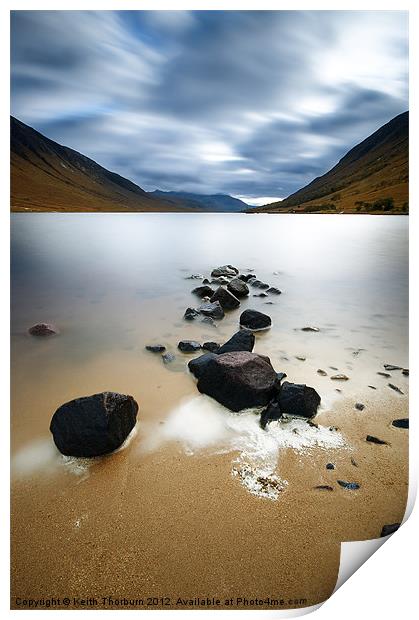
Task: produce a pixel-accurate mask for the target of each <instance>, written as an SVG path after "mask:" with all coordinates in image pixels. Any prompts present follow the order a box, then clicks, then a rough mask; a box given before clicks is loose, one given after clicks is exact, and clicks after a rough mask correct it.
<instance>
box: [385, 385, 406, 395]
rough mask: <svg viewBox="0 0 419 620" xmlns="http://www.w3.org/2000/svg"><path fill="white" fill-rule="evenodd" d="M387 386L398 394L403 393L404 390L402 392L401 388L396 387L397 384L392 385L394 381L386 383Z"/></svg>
mask: <svg viewBox="0 0 419 620" xmlns="http://www.w3.org/2000/svg"><path fill="white" fill-rule="evenodd" d="M388 387H389V388H391V389H392V390H394V391H395V392H398V393H399V394H404V392H402V391H401V389H400V388H399V387H397V385H394V383H388Z"/></svg>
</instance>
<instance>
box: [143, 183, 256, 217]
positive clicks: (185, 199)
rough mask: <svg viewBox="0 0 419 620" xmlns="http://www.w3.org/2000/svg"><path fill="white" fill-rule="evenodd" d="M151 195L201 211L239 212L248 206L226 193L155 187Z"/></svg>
mask: <svg viewBox="0 0 419 620" xmlns="http://www.w3.org/2000/svg"><path fill="white" fill-rule="evenodd" d="M151 195H152V196H158V197H161V198H163V199H170V200H175V201H177V202H179V203H180V204H183V205H185V206H188V207H189V208H191V209H200V210H201V211H215V212H218V213H240V212H241V211H245V210H246V209H248V208H249V205H248V204H246V203H245V202H243V201H242V200H239V199H238V198H233V197H232V196H229V195H228V194H193V193H190V192H163V191H161V190H158V189H156V190H155V191H154V192H151Z"/></svg>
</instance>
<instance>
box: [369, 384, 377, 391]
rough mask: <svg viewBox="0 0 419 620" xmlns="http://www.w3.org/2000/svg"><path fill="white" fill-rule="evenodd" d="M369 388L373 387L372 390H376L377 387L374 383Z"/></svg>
mask: <svg viewBox="0 0 419 620" xmlns="http://www.w3.org/2000/svg"><path fill="white" fill-rule="evenodd" d="M368 387H369V388H371V389H372V390H376V389H377V388H376V387H375V386H374V385H369V386H368Z"/></svg>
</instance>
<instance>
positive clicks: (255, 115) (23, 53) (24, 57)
mask: <svg viewBox="0 0 419 620" xmlns="http://www.w3.org/2000/svg"><path fill="white" fill-rule="evenodd" d="M407 62H408V51H407V13H405V12H398V11H392V12H386V11H379V12H377V11H375V12H374V11H372V12H369V11H350V12H347V11H345V12H343V11H332V12H327V11H313V12H307V11H291V12H288V11H276V12H264V11H261V12H258V11H244V12H236V11H225V12H224V11H220V12H219V11H212V12H211V11H209V12H206V11H202V12H201V11H195V12H183V11H153V12H149V11H133V12H131V11H116V12H108V11H99V12H90V11H83V12H79V11H72V12H64V11H53V12H48V11H29V12H26V11H15V12H13V13H12V114H13V115H14V116H16V117H17V118H19V119H20V120H22V121H23V122H25V123H27V124H28V125H31V126H32V127H35V128H36V129H38V130H39V131H41V132H42V133H44V134H45V135H47V136H48V137H50V138H52V139H53V140H56V141H57V142H60V143H61V144H64V145H66V146H70V147H72V148H74V149H76V150H78V151H80V152H82V153H83V154H85V155H87V156H89V157H92V158H93V159H94V160H95V161H97V162H98V163H100V164H102V165H103V166H105V167H106V168H109V169H110V170H114V171H116V172H119V173H120V174H122V175H123V176H125V177H128V178H130V179H132V180H133V181H135V182H136V183H138V184H139V185H140V186H141V187H142V188H143V189H146V190H154V189H156V188H159V189H163V190H171V189H172V190H185V191H192V192H199V193H220V192H222V193H229V194H232V195H234V196H238V197H241V198H243V199H244V200H246V201H248V202H249V203H253V204H264V203H266V202H270V201H272V200H274V199H277V198H284V197H286V196H288V195H289V194H290V193H292V192H294V191H296V190H297V189H299V188H300V187H302V186H303V185H305V184H306V183H308V182H309V181H310V180H312V179H313V178H314V177H315V176H318V175H319V174H323V173H324V172H326V171H327V170H328V169H329V168H330V167H331V166H332V165H333V164H335V163H336V161H337V160H338V159H339V158H340V157H342V155H344V154H345V153H346V151H347V150H348V149H349V148H351V147H352V146H354V145H355V144H356V143H357V142H359V141H361V140H362V139H364V138H365V137H367V136H368V135H369V134H370V133H372V132H373V131H375V130H376V129H378V127H380V126H381V125H383V124H384V123H385V122H387V121H389V120H390V119H391V118H393V117H394V116H396V115H397V114H399V113H400V112H403V111H405V110H407V109H408V90H407V89H408V79H407V70H408V67H407Z"/></svg>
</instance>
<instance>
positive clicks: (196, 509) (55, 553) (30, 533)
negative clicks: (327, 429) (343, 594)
mask: <svg viewBox="0 0 419 620" xmlns="http://www.w3.org/2000/svg"><path fill="white" fill-rule="evenodd" d="M165 372H166V373H167V382H166V385H165V390H164V392H162V395H163V394H166V398H163V401H162V400H160V399H159V401H158V402H159V403H160V407H161V409H160V411H161V413H159V414H158V415H157V416H156V410H155V406H156V402H157V399H156V397H154V398H148V399H145V403H144V405H143V407H142V409H141V411H140V414H139V423H138V430H137V434H136V435H135V436H134V437H133V438H132V440H131V441H130V442H129V444H128V446H127V447H125V448H124V449H123V450H121V451H120V452H118V453H116V454H113V455H110V456H108V457H105V458H102V459H95V460H94V463H93V464H92V465H90V466H89V467H87V468H86V469H84V468H82V469H81V470H80V471H78V473H76V472H77V470H76V469H75V468H74V467H73V466H72V465H71V464H67V465H65V466H63V465H62V464H60V466H59V467H57V466H56V464H55V465H54V466H51V465H49V466H48V468H46V467H45V466H42V467H40V468H38V471H36V468H35V469H33V470H32V473H29V472H28V471H25V472H23V471H20V473H19V475H17V476H16V479H15V481H14V484H13V497H12V524H13V527H12V530H13V532H12V550H13V551H12V607H14V608H15V607H18V605H17V604H16V601H15V599H16V597H21V598H33V599H38V598H39V599H41V598H45V597H52V596H53V597H59V598H64V597H70V598H71V599H73V597H82V598H88V597H94V598H95V599H96V600H97V602H98V605H97V606H95V607H94V608H109V604H103V601H102V598H103V597H108V596H111V597H114V598H124V597H125V598H126V599H133V598H135V599H142V600H143V601H144V606H147V598H148V597H154V598H157V599H161V598H162V597H168V598H170V605H171V608H182V606H179V605H177V604H176V602H177V600H178V598H179V597H180V598H182V599H193V598H195V597H207V596H209V597H216V598H219V599H220V601H221V602H222V603H225V600H226V599H230V598H233V599H234V601H235V603H234V608H249V607H247V606H246V605H243V604H240V603H239V604H237V603H236V599H237V598H247V599H255V598H258V599H265V598H266V597H270V598H271V599H278V600H279V599H283V600H284V601H285V603H284V606H283V608H285V607H300V606H309V605H314V604H316V603H318V602H321V601H324V600H325V599H327V598H328V597H329V596H330V594H331V593H332V591H333V588H334V586H335V582H336V579H337V574H338V569H339V557H340V541H345V540H365V539H370V538H377V537H379V536H380V532H381V528H382V526H383V525H384V524H387V523H394V522H399V521H401V519H402V518H403V514H404V508H405V503H406V499H407V489H408V478H407V476H408V469H407V463H408V461H407V448H408V443H407V431H405V430H402V429H396V428H393V427H391V426H390V423H391V421H392V419H394V418H396V417H405V416H406V398H405V397H402V396H399V395H392V394H389V395H383V394H382V391H380V392H379V393H378V394H375V393H374V394H372V395H371V396H369V397H368V394H365V398H364V399H363V401H362V402H364V404H365V405H366V408H365V410H364V411H362V412H359V411H356V410H355V409H354V406H353V405H354V402H353V399H342V400H341V401H339V402H337V403H336V404H335V405H334V407H333V408H332V409H331V410H329V411H323V412H321V413H319V415H318V416H317V418H316V421H317V422H318V423H319V424H321V425H325V426H328V425H335V426H337V427H339V429H340V432H341V433H342V435H343V437H344V438H345V442H346V446H345V448H343V449H338V450H336V449H331V450H327V449H326V450H325V449H321V448H310V449H308V450H306V451H303V453H301V452H297V451H295V450H293V449H292V448H289V449H285V450H283V451H281V455H280V459H279V462H278V473H279V475H280V476H281V478H284V477H285V478H286V480H287V482H288V485H287V486H286V487H285V489H284V490H283V491H282V492H281V493H280V496H279V498H278V500H277V501H271V500H269V499H264V498H260V497H255V496H254V495H251V494H250V493H249V492H248V491H247V490H246V489H245V488H244V487H243V486H242V485H241V484H240V482H239V480H238V479H237V478H235V477H233V476H232V475H231V471H232V461H233V460H234V457H235V456H236V455H235V454H233V453H224V454H218V455H217V454H216V453H215V452H214V450H213V449H210V448H204V449H202V450H200V451H195V453H194V454H193V455H190V454H188V453H187V452H185V449H184V446H182V445H181V444H179V443H176V442H166V443H163V444H160V445H159V446H158V448H155V449H153V448H151V447H150V444H149V441H148V438H149V437H150V435H153V433H158V428H157V427H158V426H160V427H162V426H164V424H165V423H166V415H167V414H168V413H169V411H170V409H171V406H170V402H169V401H170V400H171V398H172V397H173V393H174V392H176V394H177V396H180V394H181V392H182V391H183V392H184V395H185V393H189V387H190V382H192V379H191V377H190V376H187V375H181V374H178V373H169V372H167V370H165ZM171 378H172V380H171V381H170V379H171ZM171 388H173V391H171ZM168 394H171V398H168V396H167V395H168ZM203 398H205V397H203ZM139 400H140V399H139ZM163 403H164V404H163ZM268 432H269V431H268ZM367 434H372V435H376V436H378V437H380V438H381V439H384V440H386V441H388V442H389V443H390V444H391V445H388V446H380V445H375V444H371V443H367V442H366V441H365V437H366V435H367ZM58 458H60V457H58ZM351 458H352V459H355V462H356V463H357V465H358V466H357V467H355V466H354V465H353V464H352V462H351ZM329 461H331V462H333V463H335V465H336V469H335V470H326V467H325V465H326V463H327V462H329ZM337 479H341V480H346V481H355V482H357V483H359V484H360V489H359V490H357V491H348V490H345V489H342V488H341V487H339V485H338V484H336V480H337ZM325 484H327V485H331V486H332V487H333V489H334V490H333V491H321V490H317V489H314V487H315V486H317V485H325ZM290 601H292V602H291V604H289V603H290ZM155 602H156V601H155ZM164 602H165V603H166V602H167V601H166V600H165V601H164ZM157 603H158V604H157V605H152V607H154V608H155V607H157V608H166V606H165V605H163V604H162V601H161V600H158V601H157ZM221 607H222V608H226V609H228V608H230V607H229V606H225V605H221ZM186 608H196V607H192V606H190V605H187V606H186ZM250 608H258V609H262V608H272V607H269V605H266V604H265V605H262V606H257V607H250Z"/></svg>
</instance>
